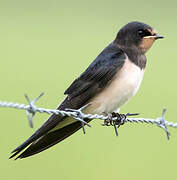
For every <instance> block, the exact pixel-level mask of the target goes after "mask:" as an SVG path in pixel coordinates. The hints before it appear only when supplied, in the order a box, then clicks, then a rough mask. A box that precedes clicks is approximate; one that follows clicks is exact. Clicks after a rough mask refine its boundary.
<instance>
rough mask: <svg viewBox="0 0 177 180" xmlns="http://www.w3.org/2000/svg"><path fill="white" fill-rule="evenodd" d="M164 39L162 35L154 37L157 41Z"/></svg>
mask: <svg viewBox="0 0 177 180" xmlns="http://www.w3.org/2000/svg"><path fill="white" fill-rule="evenodd" d="M163 38H164V37H163V36H161V35H159V34H156V35H154V39H155V40H156V39H163Z"/></svg>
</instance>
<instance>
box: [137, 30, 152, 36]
mask: <svg viewBox="0 0 177 180" xmlns="http://www.w3.org/2000/svg"><path fill="white" fill-rule="evenodd" d="M138 34H139V35H140V36H141V37H145V36H151V33H150V32H149V31H148V30H147V29H139V30H138Z"/></svg>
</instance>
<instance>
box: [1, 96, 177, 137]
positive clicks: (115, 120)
mask: <svg viewBox="0 0 177 180" xmlns="http://www.w3.org/2000/svg"><path fill="white" fill-rule="evenodd" d="M43 95H44V93H41V94H40V95H39V96H38V97H37V98H35V99H34V100H32V101H30V99H29V97H28V96H27V95H26V94H25V98H26V100H27V102H28V105H25V104H19V103H13V102H6V101H0V107H7V108H15V109H22V110H25V111H26V114H27V117H28V121H29V125H30V127H33V118H34V116H35V114H36V113H37V112H39V113H47V114H56V115H58V114H60V115H62V116H71V117H73V118H74V119H76V120H77V121H80V122H81V125H82V129H83V132H84V133H85V128H84V126H85V125H87V126H88V127H91V125H90V124H88V123H87V122H86V121H85V119H91V120H92V119H100V120H103V121H104V123H103V126H113V127H114V129H115V133H116V135H117V136H118V130H117V129H118V128H119V127H120V126H121V125H123V124H125V123H147V124H155V125H157V126H158V127H160V128H162V129H163V130H164V131H165V133H166V135H167V139H169V138H170V133H169V131H168V128H167V127H168V126H170V127H173V128H177V123H173V122H169V121H166V120H165V112H166V109H165V108H164V109H163V111H162V115H161V116H160V117H158V118H156V119H149V118H130V116H135V115H138V114H137V113H135V114H131V113H127V114H118V113H114V116H110V115H98V114H94V115H93V114H84V113H83V110H84V109H85V108H86V107H87V106H89V105H90V104H87V105H85V106H83V107H81V108H80V109H65V110H54V109H46V108H39V107H37V106H36V105H35V103H36V102H37V101H38V100H39V99H40V98H41V97H42V96H43Z"/></svg>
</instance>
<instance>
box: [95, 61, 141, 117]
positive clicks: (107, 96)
mask: <svg viewBox="0 0 177 180" xmlns="http://www.w3.org/2000/svg"><path fill="white" fill-rule="evenodd" d="M143 74H144V70H141V69H140V68H139V67H138V66H136V65H135V64H134V63H132V62H131V61H129V60H128V59H127V60H126V61H125V63H124V65H123V67H122V68H121V69H120V70H119V71H118V72H117V74H116V75H115V76H114V78H113V79H112V81H111V82H110V84H109V85H108V86H107V87H106V88H105V89H104V90H103V91H102V92H101V93H99V94H98V95H97V96H95V97H94V98H93V99H92V101H91V103H93V105H95V108H94V109H95V113H99V114H100V113H103V112H105V113H112V112H113V111H115V110H116V109H118V108H120V106H122V105H123V104H124V103H126V102H127V101H128V100H129V99H130V97H132V96H133V95H135V94H136V92H137V90H138V88H139V86H140V84H141V81H142V78H143Z"/></svg>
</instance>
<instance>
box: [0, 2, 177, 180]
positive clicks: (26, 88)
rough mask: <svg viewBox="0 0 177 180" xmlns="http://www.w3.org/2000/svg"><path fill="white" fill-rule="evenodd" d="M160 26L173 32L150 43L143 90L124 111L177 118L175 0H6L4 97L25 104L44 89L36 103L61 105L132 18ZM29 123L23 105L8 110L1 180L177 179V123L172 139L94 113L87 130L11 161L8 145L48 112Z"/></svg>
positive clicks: (1, 64)
mask: <svg viewBox="0 0 177 180" xmlns="http://www.w3.org/2000/svg"><path fill="white" fill-rule="evenodd" d="M134 20H137V21H142V22H145V23H147V24H150V25H151V26H153V27H154V28H155V29H157V31H158V32H159V34H161V35H163V36H165V39H163V40H159V41H157V42H156V43H155V44H154V46H153V48H152V49H151V50H150V51H149V52H148V54H147V58H148V64H147V70H146V73H145V77H144V80H143V83H142V86H141V88H140V91H139V92H138V94H137V95H136V96H135V97H134V98H133V99H132V100H131V101H130V102H129V103H128V104H126V105H125V106H124V107H123V108H122V109H121V112H122V113H123V112H133V113H135V112H139V113H141V117H149V118H153V117H154V118H156V117H158V116H159V115H160V114H161V110H162V108H163V107H164V106H165V107H167V110H168V111H167V114H166V118H167V120H169V121H174V122H177V110H176V104H177V102H176V98H177V95H176V89H177V85H176V75H177V71H176V67H177V49H176V42H177V1H176V0H168V1H167V0H164V1H161V0H157V1H153V0H149V1H145V0H137V1H127V0H124V1H119V0H105V1H102V0H98V1H92V0H90V1H85V0H75V1H66V0H65V1H64V0H63V1H61V0H43V1H42V0H28V1H27V0H14V1H13V0H4V1H2V0H1V1H0V48H1V51H0V82H1V88H0V89H1V90H0V99H1V100H6V101H14V102H20V103H26V102H25V99H24V97H23V94H24V93H28V94H29V96H30V97H31V98H35V97H36V96H38V95H39V94H40V93H41V92H43V91H45V93H46V94H45V96H44V97H43V98H42V99H41V100H40V101H39V102H38V104H37V105H39V106H42V107H46V108H55V107H56V106H57V105H58V104H59V103H60V102H61V101H62V99H63V98H64V95H63V92H64V90H65V89H66V88H67V87H68V86H69V85H70V84H71V82H72V81H73V80H74V79H75V78H76V77H77V76H78V75H79V74H80V73H81V72H82V71H84V70H85V68H86V67H87V66H88V65H89V64H90V63H91V62H92V60H93V59H94V58H95V57H96V56H97V55H98V53H99V52H100V51H101V50H102V49H103V48H104V47H105V46H106V45H107V44H108V43H109V42H111V41H112V40H113V39H114V38H115V35H116V33H117V31H118V30H119V29H120V28H121V27H122V26H123V25H125V24H126V23H128V22H130V21H134ZM47 117H48V116H47V115H37V116H36V117H35V122H34V124H35V128H34V129H30V128H29V127H28V122H27V118H26V115H25V112H24V111H20V110H13V109H5V108H4V109H3V108H2V109H0V119H1V121H0V122H1V123H0V147H1V150H0V152H1V153H0V179H6V180H11V179H18V180H24V179H25V180H32V179H43V180H47V179H64V180H72V179H74V180H75V179H84V180H98V179H101V180H108V179H109V180H113V179H125V180H127V179H131V180H141V179H145V180H146V179H148V180H149V179H153V180H154V179H161V180H166V179H167V178H170V179H171V180H173V179H177V174H176V169H177V129H172V128H170V131H171V134H172V136H171V140H170V141H168V140H167V138H166V135H165V133H164V132H163V131H162V130H161V129H160V128H158V127H156V126H152V125H145V124H144V125H141V124H139V125H136V124H135V125H134V124H126V125H124V126H122V127H121V128H120V129H119V133H120V135H119V137H116V136H115V133H114V129H113V128H112V127H102V126H101V125H100V124H101V121H99V120H95V121H94V122H92V123H91V124H92V128H90V129H88V128H87V129H86V130H87V133H86V135H83V133H82V131H81V130H80V131H78V132H77V133H76V134H74V135H73V136H71V137H70V138H68V139H67V140H65V141H63V142H61V143H60V144H58V145H56V146H54V147H52V148H50V149H48V150H47V151H45V152H42V153H40V154H38V155H36V156H33V157H30V158H27V159H23V160H18V161H13V160H8V157H9V155H10V152H11V151H12V150H13V149H14V148H15V147H16V146H18V145H19V144H21V143H22V142H23V141H24V140H25V139H26V138H27V137H29V136H30V135H31V134H32V133H33V132H34V131H35V129H37V128H38V127H39V126H40V125H41V124H42V123H43V122H44V121H45V120H46V118H47Z"/></svg>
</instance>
